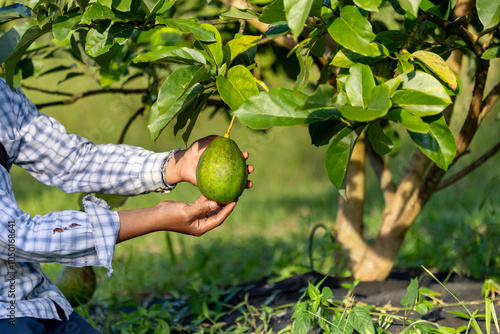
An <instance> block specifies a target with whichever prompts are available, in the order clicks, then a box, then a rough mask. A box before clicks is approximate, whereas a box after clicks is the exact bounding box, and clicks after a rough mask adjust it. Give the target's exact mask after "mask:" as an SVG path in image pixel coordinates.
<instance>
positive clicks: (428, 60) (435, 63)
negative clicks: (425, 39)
mask: <svg viewBox="0 0 500 334" xmlns="http://www.w3.org/2000/svg"><path fill="white" fill-rule="evenodd" d="M412 57H414V58H416V59H418V60H419V61H420V62H422V63H423V64H424V66H425V67H427V68H428V69H429V70H430V71H431V72H432V73H434V74H435V75H437V76H438V77H439V78H440V79H441V80H443V81H444V82H445V83H447V84H448V85H449V86H450V88H451V89H452V90H453V91H455V90H456V89H457V88H458V82H457V78H456V76H455V73H454V72H453V70H452V69H451V68H450V67H449V66H448V64H446V62H445V61H444V60H443V58H441V57H440V56H439V55H438V54H436V53H434V52H429V51H424V50H420V51H415V52H413V53H412Z"/></svg>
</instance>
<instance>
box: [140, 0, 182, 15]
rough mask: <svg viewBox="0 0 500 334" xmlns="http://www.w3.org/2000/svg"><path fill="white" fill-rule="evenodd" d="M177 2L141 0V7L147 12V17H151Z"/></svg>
mask: <svg viewBox="0 0 500 334" xmlns="http://www.w3.org/2000/svg"><path fill="white" fill-rule="evenodd" d="M174 4H175V1H165V0H158V1H157V0H141V8H142V9H143V10H144V12H145V13H146V16H147V18H148V19H149V18H151V17H152V16H154V15H156V14H157V13H162V12H165V11H167V10H168V9H170V8H171V7H172V6H173V5H174Z"/></svg>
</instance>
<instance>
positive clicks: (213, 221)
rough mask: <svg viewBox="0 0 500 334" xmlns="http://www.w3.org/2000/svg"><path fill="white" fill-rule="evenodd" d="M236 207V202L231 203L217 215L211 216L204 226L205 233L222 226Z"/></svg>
mask: <svg viewBox="0 0 500 334" xmlns="http://www.w3.org/2000/svg"><path fill="white" fill-rule="evenodd" d="M235 206H236V202H231V203H229V204H226V205H224V206H223V207H222V208H221V210H220V211H219V212H217V214H216V215H213V216H210V217H208V218H207V219H206V221H205V224H204V229H205V231H204V232H203V233H205V232H207V231H210V230H212V229H214V228H216V227H217V226H220V225H221V224H222V223H223V222H224V220H225V219H226V218H227V217H228V216H229V215H230V214H231V212H232V211H233V209H234V207H235Z"/></svg>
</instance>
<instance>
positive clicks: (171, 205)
mask: <svg viewBox="0 0 500 334" xmlns="http://www.w3.org/2000/svg"><path fill="white" fill-rule="evenodd" d="M235 206H236V202H232V203H229V204H227V205H221V204H217V203H216V202H214V201H209V200H208V199H207V198H206V197H205V196H200V197H199V198H198V199H197V200H196V201H195V202H194V203H190V204H186V203H180V202H172V201H165V202H161V203H159V204H158V205H157V207H158V209H160V211H161V215H162V217H166V219H165V221H164V222H163V223H164V226H163V227H162V229H163V230H167V231H173V232H178V233H183V234H188V235H193V236H197V237H199V236H201V235H203V234H205V232H208V231H210V230H212V229H214V228H216V227H217V226H219V225H221V224H222V223H223V222H224V220H225V219H226V218H227V217H228V216H229V214H230V213H231V212H232V211H233V209H234V207H235ZM167 217H168V221H167Z"/></svg>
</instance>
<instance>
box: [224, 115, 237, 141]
mask: <svg viewBox="0 0 500 334" xmlns="http://www.w3.org/2000/svg"><path fill="white" fill-rule="evenodd" d="M234 119H235V117H234V116H233V118H232V119H231V123H230V124H229V128H228V129H227V131H226V134H225V135H224V138H229V132H231V129H232V128H233V124H234Z"/></svg>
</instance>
